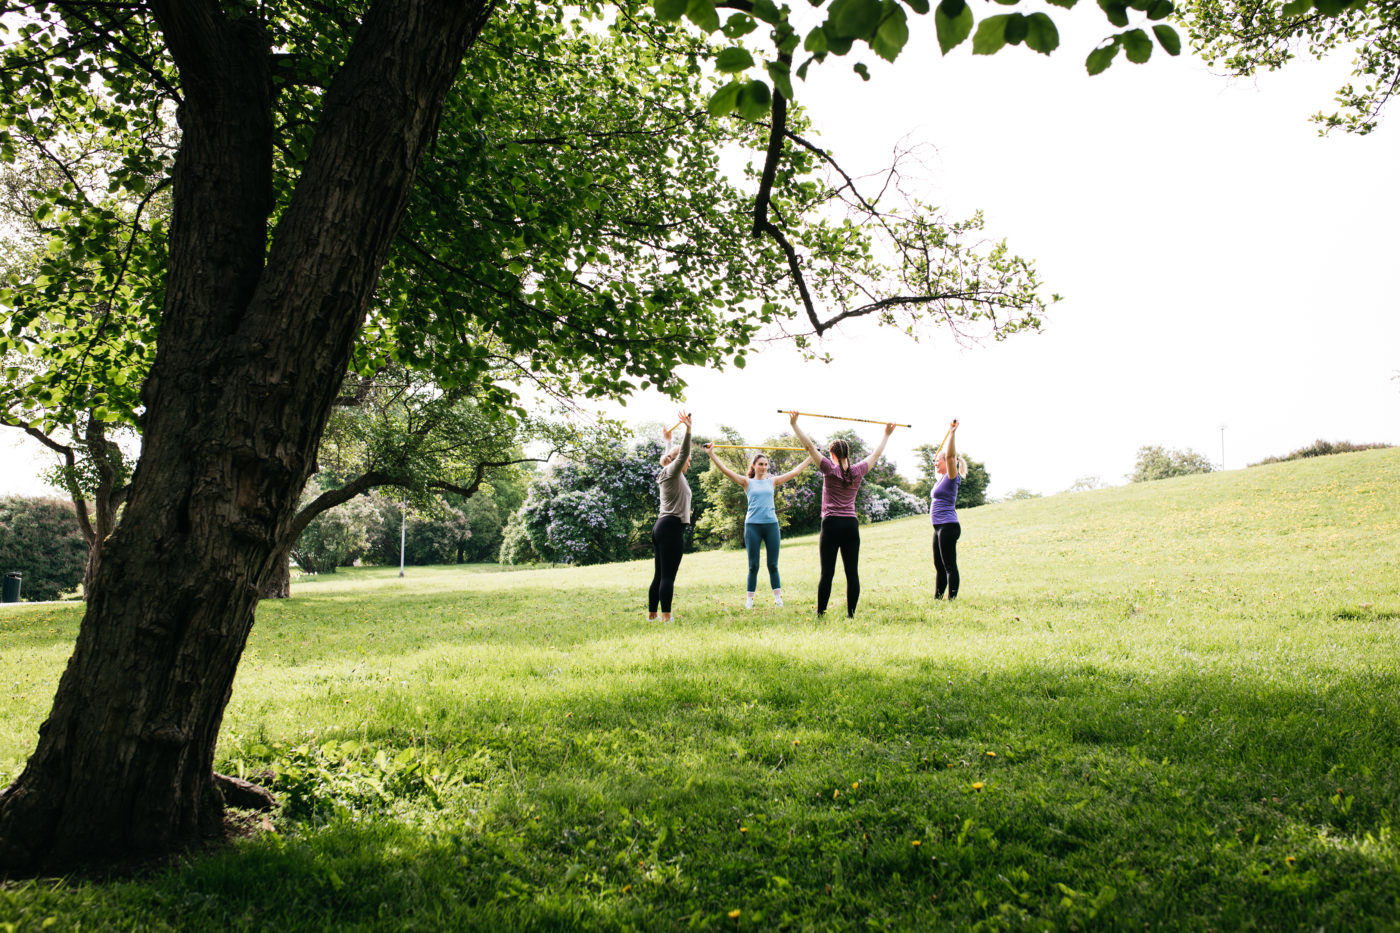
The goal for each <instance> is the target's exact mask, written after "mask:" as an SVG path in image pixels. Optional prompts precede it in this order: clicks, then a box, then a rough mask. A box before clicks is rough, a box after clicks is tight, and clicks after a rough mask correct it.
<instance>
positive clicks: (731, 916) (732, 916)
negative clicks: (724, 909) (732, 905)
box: [729, 910, 739, 920]
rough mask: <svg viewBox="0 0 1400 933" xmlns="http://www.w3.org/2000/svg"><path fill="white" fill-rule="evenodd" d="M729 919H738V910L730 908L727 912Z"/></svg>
mask: <svg viewBox="0 0 1400 933" xmlns="http://www.w3.org/2000/svg"><path fill="white" fill-rule="evenodd" d="M729 919H730V920H738V919H739V911H738V910H731V911H730V912H729Z"/></svg>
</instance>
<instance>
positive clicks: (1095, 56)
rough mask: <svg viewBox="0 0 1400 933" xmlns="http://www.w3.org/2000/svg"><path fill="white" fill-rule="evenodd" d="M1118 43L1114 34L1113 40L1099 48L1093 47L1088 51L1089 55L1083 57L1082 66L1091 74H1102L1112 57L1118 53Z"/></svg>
mask: <svg viewBox="0 0 1400 933" xmlns="http://www.w3.org/2000/svg"><path fill="white" fill-rule="evenodd" d="M1119 46H1120V43H1119V41H1118V37H1117V36H1114V37H1113V41H1112V42H1110V43H1109V44H1108V45H1105V46H1102V47H1101V48H1097V49H1094V51H1092V52H1090V53H1089V57H1088V58H1086V59H1084V68H1085V70H1087V71H1088V72H1089V74H1091V75H1096V74H1102V73H1103V72H1104V71H1105V70H1107V68H1108V66H1109V65H1111V64H1113V59H1114V57H1115V56H1117V54H1118V49H1119Z"/></svg>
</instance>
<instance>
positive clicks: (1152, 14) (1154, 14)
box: [1147, 0, 1176, 20]
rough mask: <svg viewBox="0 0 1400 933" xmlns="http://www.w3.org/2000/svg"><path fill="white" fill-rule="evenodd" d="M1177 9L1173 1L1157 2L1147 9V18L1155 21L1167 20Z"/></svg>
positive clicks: (1162, 0) (1159, 0)
mask: <svg viewBox="0 0 1400 933" xmlns="http://www.w3.org/2000/svg"><path fill="white" fill-rule="evenodd" d="M1175 9H1176V4H1174V3H1172V0H1157V2H1156V3H1154V4H1152V6H1150V7H1148V8H1147V18H1148V19H1153V20H1156V19H1166V18H1167V17H1168V16H1171V15H1172V11H1173V10H1175Z"/></svg>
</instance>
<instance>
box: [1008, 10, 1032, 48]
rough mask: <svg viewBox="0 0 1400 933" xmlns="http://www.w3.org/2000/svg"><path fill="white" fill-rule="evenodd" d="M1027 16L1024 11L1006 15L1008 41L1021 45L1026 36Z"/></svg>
mask: <svg viewBox="0 0 1400 933" xmlns="http://www.w3.org/2000/svg"><path fill="white" fill-rule="evenodd" d="M1026 28H1027V27H1026V17H1025V15H1024V14H1022V13H1010V14H1007V17H1006V41H1007V43H1008V44H1010V45H1020V44H1021V40H1022V39H1024V38H1026Z"/></svg>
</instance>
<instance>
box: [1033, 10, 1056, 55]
mask: <svg viewBox="0 0 1400 933" xmlns="http://www.w3.org/2000/svg"><path fill="white" fill-rule="evenodd" d="M1026 47H1027V48H1029V49H1032V50H1034V51H1036V52H1039V53H1040V54H1042V55H1049V54H1050V53H1051V52H1053V51H1055V49H1057V48H1059V47H1060V31H1059V30H1058V29H1056V28H1055V21H1054V20H1052V19H1051V18H1050V17H1049V16H1046V15H1045V14H1044V13H1032V14H1031V15H1030V16H1027V17H1026Z"/></svg>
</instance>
